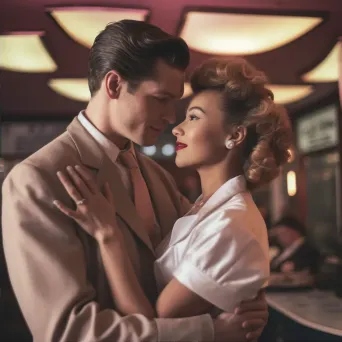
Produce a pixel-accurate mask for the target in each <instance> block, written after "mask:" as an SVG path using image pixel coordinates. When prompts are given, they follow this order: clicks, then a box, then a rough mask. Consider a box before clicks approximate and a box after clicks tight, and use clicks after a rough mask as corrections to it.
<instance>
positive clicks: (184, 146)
mask: <svg viewBox="0 0 342 342" xmlns="http://www.w3.org/2000/svg"><path fill="white" fill-rule="evenodd" d="M186 147H188V145H186V144H183V143H181V142H179V141H177V142H176V151H179V150H182V149H183V148H186Z"/></svg>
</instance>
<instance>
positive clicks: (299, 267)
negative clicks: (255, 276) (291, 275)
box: [269, 216, 319, 273]
mask: <svg viewBox="0 0 342 342" xmlns="http://www.w3.org/2000/svg"><path fill="white" fill-rule="evenodd" d="M269 236H270V247H271V248H272V249H273V250H274V249H277V250H278V253H277V254H275V255H274V256H273V258H272V260H271V272H283V273H286V272H298V271H303V270H309V271H310V272H311V273H315V272H316V271H317V266H318V261H319V253H318V252H317V251H316V250H315V249H314V248H313V247H312V245H311V244H310V242H309V241H308V239H307V238H306V229H305V226H304V224H302V223H301V222H300V221H299V220H298V219H296V218H295V217H291V216H284V217H282V218H281V219H280V220H279V221H278V222H276V223H275V224H274V225H273V227H272V228H271V229H270V231H269Z"/></svg>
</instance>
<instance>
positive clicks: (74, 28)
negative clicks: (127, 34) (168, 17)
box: [50, 7, 149, 48]
mask: <svg viewBox="0 0 342 342" xmlns="http://www.w3.org/2000/svg"><path fill="white" fill-rule="evenodd" d="M50 13H51V15H52V17H53V18H54V19H55V20H56V22H57V23H58V24H59V25H60V26H61V28H62V29H63V30H64V31H65V32H66V33H67V34H68V35H69V36H70V37H71V38H72V39H73V40H75V41H76V42H78V43H79V44H81V45H84V46H86V47H87V48H90V47H91V46H92V45H93V42H94V40H95V38H96V36H97V35H98V34H99V33H100V31H102V30H103V29H104V28H105V27H106V25H107V24H108V23H111V22H116V21H120V20H123V19H133V20H140V21H145V20H146V18H147V15H148V13H149V11H148V10H147V9H129V8H113V7H61V8H53V9H50Z"/></svg>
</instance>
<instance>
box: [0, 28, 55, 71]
mask: <svg viewBox="0 0 342 342" xmlns="http://www.w3.org/2000/svg"><path fill="white" fill-rule="evenodd" d="M41 35H42V32H28V33H13V34H8V35H0V68H2V69H6V70H10V71H18V72H35V73H39V72H53V71H55V70H56V69H57V65H56V64H55V62H54V60H53V59H52V58H51V56H50V55H49V53H48V52H47V50H46V49H45V47H44V45H43V43H42V41H41V39H40V36H41Z"/></svg>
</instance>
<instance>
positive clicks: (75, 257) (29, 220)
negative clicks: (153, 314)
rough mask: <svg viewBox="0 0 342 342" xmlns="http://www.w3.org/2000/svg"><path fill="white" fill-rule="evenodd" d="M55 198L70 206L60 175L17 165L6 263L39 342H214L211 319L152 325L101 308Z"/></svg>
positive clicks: (8, 192)
mask: <svg viewBox="0 0 342 342" xmlns="http://www.w3.org/2000/svg"><path fill="white" fill-rule="evenodd" d="M56 171H57V170H56ZM51 185H53V186H51ZM54 199H61V200H62V201H64V203H66V204H68V205H70V199H68V198H67V196H66V194H65V192H64V189H63V188H62V186H60V185H59V184H58V179H57V177H56V175H55V174H49V173H48V172H44V171H42V170H40V169H38V168H36V167H35V166H33V165H30V164H28V163H21V164H19V165H18V166H17V167H15V169H13V170H12V172H11V173H10V175H9V176H8V177H7V178H6V180H5V182H4V185H3V208H2V215H3V216H2V227H3V244H4V251H5V257H6V262H7V266H8V271H9V275H10V280H11V283H12V286H13V289H14V292H15V294H16V297H17V299H18V302H19V305H20V308H21V310H22V312H23V315H24V317H25V320H26V322H27V324H28V326H29V328H30V330H31V333H32V335H33V338H34V341H35V342H50V341H53V342H54V341H59V342H78V341H80V342H81V341H82V342H90V341H91V342H100V341H101V342H102V341H111V342H114V341H120V342H121V341H122V342H124V341H127V342H128V341H129V342H132V341H169V340H173V341H182V340H189V341H192V340H199V341H201V340H212V339H213V332H212V330H213V329H212V321H211V319H210V317H209V315H203V316H198V317H194V318H187V319H185V318H184V319H175V320H171V319H170V320H159V319H156V320H153V321H150V320H148V319H147V318H145V317H144V316H142V315H138V314H136V315H129V316H125V317H123V316H121V315H120V314H119V313H117V312H115V311H114V310H110V309H105V310H100V308H99V305H98V304H97V303H96V301H95V299H96V292H95V289H94V288H93V287H92V286H91V284H90V283H89V281H88V279H87V271H86V261H85V254H84V249H83V246H82V243H81V241H80V239H79V238H78V236H77V232H76V227H75V225H74V224H73V221H72V220H71V219H69V218H68V217H66V216H64V215H63V214H62V213H60V212H59V211H58V210H56V208H55V207H54V205H53V200H54Z"/></svg>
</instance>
